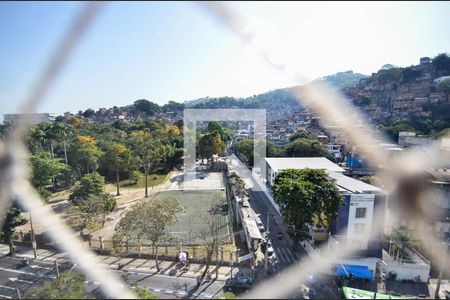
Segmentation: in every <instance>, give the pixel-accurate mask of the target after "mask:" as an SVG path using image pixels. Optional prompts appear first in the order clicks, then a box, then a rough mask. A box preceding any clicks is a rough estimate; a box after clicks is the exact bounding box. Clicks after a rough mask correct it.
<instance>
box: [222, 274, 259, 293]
mask: <svg viewBox="0 0 450 300" xmlns="http://www.w3.org/2000/svg"><path fill="white" fill-rule="evenodd" d="M252 285H253V281H252V279H251V278H249V277H247V276H243V275H240V274H239V273H238V274H236V275H235V276H234V277H233V278H228V279H227V280H226V281H225V287H224V289H225V290H228V291H232V290H246V289H249V288H251V287H252Z"/></svg>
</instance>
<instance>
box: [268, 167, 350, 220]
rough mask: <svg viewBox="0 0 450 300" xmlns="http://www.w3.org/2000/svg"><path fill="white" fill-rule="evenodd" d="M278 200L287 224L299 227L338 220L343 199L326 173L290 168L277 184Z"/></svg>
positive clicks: (276, 196) (283, 173) (275, 191)
mask: <svg viewBox="0 0 450 300" xmlns="http://www.w3.org/2000/svg"><path fill="white" fill-rule="evenodd" d="M273 191H274V198H275V201H276V202H277V203H278V204H279V205H280V207H281V210H282V213H283V216H284V218H285V220H286V221H287V223H289V224H291V225H294V226H295V227H296V228H303V226H304V225H305V224H313V221H314V220H317V222H318V224H319V225H322V226H325V224H326V222H327V221H329V220H332V219H334V218H336V217H337V212H338V209H339V206H341V205H342V204H343V198H342V195H341V193H340V192H339V190H338V189H337V187H336V185H335V184H334V183H333V182H332V181H331V180H330V178H329V177H328V175H327V174H326V172H325V171H324V170H315V169H300V170H299V169H286V170H283V171H282V172H280V173H278V174H277V177H276V178H275V184H274V185H273Z"/></svg>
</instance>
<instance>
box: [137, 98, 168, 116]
mask: <svg viewBox="0 0 450 300" xmlns="http://www.w3.org/2000/svg"><path fill="white" fill-rule="evenodd" d="M133 106H134V108H135V109H136V110H138V111H141V112H144V113H145V114H146V115H148V116H153V115H154V114H155V113H158V112H160V111H161V107H159V105H158V104H156V103H153V102H151V101H148V100H146V99H139V100H136V101H134V104H133Z"/></svg>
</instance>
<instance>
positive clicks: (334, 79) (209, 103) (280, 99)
mask: <svg viewBox="0 0 450 300" xmlns="http://www.w3.org/2000/svg"><path fill="white" fill-rule="evenodd" d="M367 77H368V76H367V75H363V74H360V73H354V72H353V71H346V72H339V73H336V74H333V75H328V76H324V77H321V78H318V79H316V80H323V81H325V82H327V83H329V84H330V85H332V86H333V87H335V88H336V89H338V90H342V89H344V88H347V87H352V86H355V85H357V84H358V82H359V80H360V79H362V78H367ZM298 87H300V86H293V87H287V88H281V89H276V90H272V91H269V92H266V93H263V94H259V95H253V96H251V97H247V98H235V97H205V98H199V99H195V100H191V101H186V102H185V103H184V105H185V107H187V108H203V109H204V108H211V109H212V108H253V109H256V108H259V109H266V110H267V111H268V112H269V113H270V112H272V113H274V114H277V115H282V114H283V113H285V112H286V111H290V112H292V111H295V110H298V109H300V104H299V102H298V101H297V98H296V96H295V95H294V93H293V92H294V90H295V89H296V88H298Z"/></svg>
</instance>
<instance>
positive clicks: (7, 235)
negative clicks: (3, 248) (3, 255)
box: [0, 204, 28, 256]
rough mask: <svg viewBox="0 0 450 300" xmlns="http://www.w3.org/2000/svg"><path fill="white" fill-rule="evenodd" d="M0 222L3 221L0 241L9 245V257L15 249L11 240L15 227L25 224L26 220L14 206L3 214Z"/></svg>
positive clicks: (13, 253)
mask: <svg viewBox="0 0 450 300" xmlns="http://www.w3.org/2000/svg"><path fill="white" fill-rule="evenodd" d="M0 220H4V223H3V227H2V231H1V232H0V241H2V242H6V243H8V244H9V253H10V255H11V256H14V255H15V248H14V243H13V238H14V234H15V232H16V227H18V226H21V225H24V224H26V223H27V222H28V220H27V219H25V218H24V216H23V215H22V210H21V209H20V208H19V207H18V206H17V205H15V204H14V205H13V206H11V208H10V209H9V210H7V211H6V213H3V216H1V218H0Z"/></svg>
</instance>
